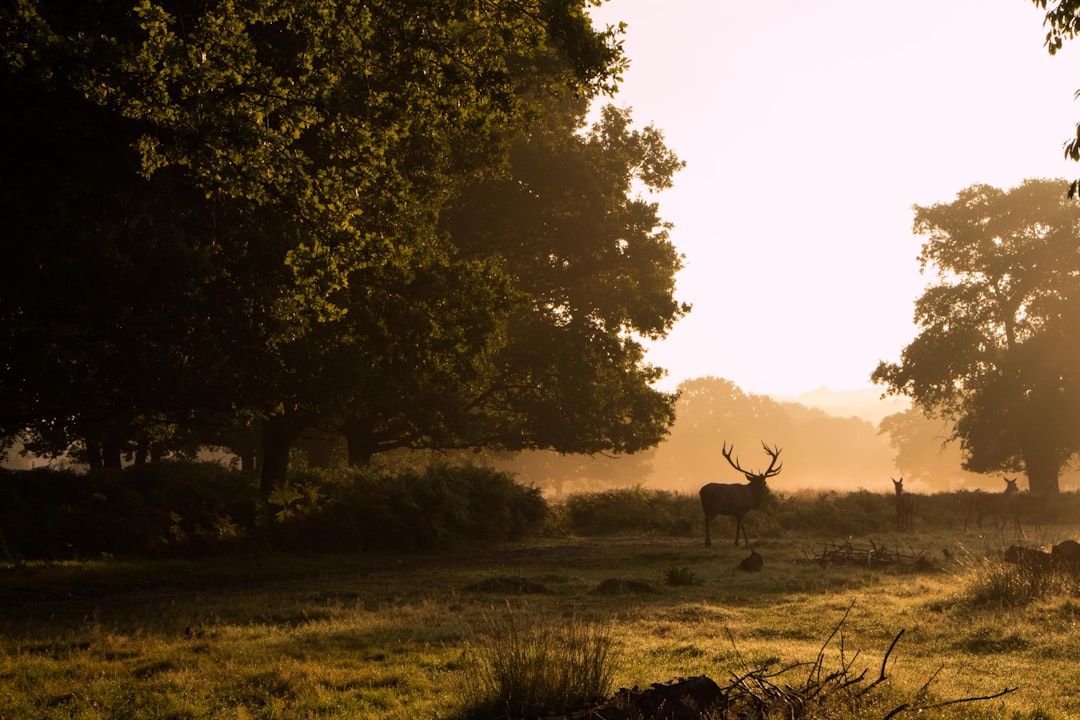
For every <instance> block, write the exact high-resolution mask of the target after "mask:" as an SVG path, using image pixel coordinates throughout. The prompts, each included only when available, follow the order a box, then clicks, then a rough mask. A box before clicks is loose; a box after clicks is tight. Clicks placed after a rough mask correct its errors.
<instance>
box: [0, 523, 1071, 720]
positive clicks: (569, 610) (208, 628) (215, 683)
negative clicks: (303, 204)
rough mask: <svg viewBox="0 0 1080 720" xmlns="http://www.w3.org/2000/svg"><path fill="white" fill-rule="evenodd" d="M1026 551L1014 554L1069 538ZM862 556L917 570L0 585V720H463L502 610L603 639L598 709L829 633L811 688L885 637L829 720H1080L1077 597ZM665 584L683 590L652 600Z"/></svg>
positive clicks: (262, 571)
mask: <svg viewBox="0 0 1080 720" xmlns="http://www.w3.org/2000/svg"><path fill="white" fill-rule="evenodd" d="M1038 532H1039V535H1038V536H1037V537H1031V538H1028V539H1027V542H1028V544H1029V545H1031V546H1039V545H1047V544H1050V543H1052V542H1056V541H1059V540H1061V539H1063V538H1065V537H1078V534H1080V528H1077V527H1066V526H1054V527H1048V528H1042V529H1041V530H1039V531H1038ZM873 539H874V540H875V542H877V543H878V544H879V545H880V544H887V545H890V546H894V547H899V546H901V545H902V546H903V547H905V548H909V549H911V550H914V551H917V552H922V553H924V554H925V555H926V556H927V557H928V558H930V559H932V561H933V562H932V563H931V564H929V565H928V566H923V567H921V568H919V569H917V570H916V569H912V568H907V567H876V568H868V567H865V566H845V567H820V566H818V565H815V564H813V563H808V562H803V561H804V560H806V558H807V557H808V556H812V555H813V553H814V552H815V550H816V549H819V548H820V547H821V546H822V545H823V544H825V543H828V542H831V541H835V540H836V538H828V537H822V536H808V535H786V536H783V537H778V538H769V539H768V540H766V541H764V542H755V544H754V548H755V549H756V550H757V552H758V553H760V554H761V555H762V557H763V558H764V561H765V567H764V569H763V570H762V571H761V572H758V573H745V572H741V571H738V570H737V569H736V565H737V564H738V562H739V561H740V560H741V559H742V558H743V557H745V556H746V554H747V551H746V550H745V549H744V548H743V547H739V548H737V549H736V548H734V547H732V546H730V545H728V546H719V547H716V546H714V548H712V549H709V550H707V549H705V548H704V547H703V542H702V540H701V539H698V538H694V539H688V538H678V539H666V538H654V537H644V536H641V537H623V538H605V539H597V538H588V539H573V538H570V539H559V540H547V541H542V542H530V543H526V544H520V545H508V546H502V547H499V548H492V549H490V550H488V551H485V552H483V553H472V554H468V555H460V554H454V555H425V556H421V555H410V556H402V557H397V556H362V557H337V558H319V559H312V558H309V559H302V558H293V559H281V558H273V559H272V558H263V559H261V560H258V559H256V560H250V559H245V560H242V561H229V562H221V561H205V562H204V563H174V564H170V565H168V566H161V565H127V564H123V563H119V562H98V563H89V564H83V565H78V564H76V565H64V566H48V565H41V566H20V567H8V568H3V569H0V585H2V587H3V590H2V592H0V718H22V717H35V718H61V717H62V718H116V717H139V718H271V717H273V718H309V717H349V718H359V719H361V720H364V719H368V718H371V719H372V720H374V719H375V718H379V719H380V720H381V719H383V718H402V719H404V718H421V717H422V718H434V717H442V718H454V717H464V716H466V715H467V714H468V711H469V708H473V709H474V710H475V707H476V702H475V699H476V697H475V696H476V693H477V678H479V677H480V673H482V672H484V663H485V662H488V661H489V660H490V659H491V657H492V656H491V655H490V654H489V655H487V656H485V655H484V653H483V651H482V650H478V648H480V647H486V646H487V645H485V643H483V642H482V639H483V637H484V635H485V634H489V635H490V634H494V635H495V636H498V637H501V638H503V640H507V637H508V633H509V630H508V629H507V628H506V627H505V626H501V629H500V625H499V624H498V622H495V623H494V624H492V619H493V618H501V617H502V613H504V612H505V609H506V608H508V607H509V608H511V609H512V610H513V611H514V612H523V611H524V610H525V609H527V612H528V618H529V620H528V628H532V630H529V632H533V631H534V630H535V631H537V632H540V631H541V630H542V629H543V628H555V627H565V626H567V625H568V624H570V623H571V622H574V623H580V624H579V625H578V627H579V628H604V629H605V630H604V632H605V633H607V634H606V635H605V636H604V637H609V638H610V646H608V645H606V644H602V643H601V644H597V645H596V646H595V647H594V649H603V650H604V652H607V651H609V650H610V651H611V652H612V653H613V654H612V655H610V656H605V657H604V659H603V661H602V662H603V666H604V667H605V668H607V669H610V670H611V673H612V675H611V677H610V681H611V683H612V684H613V685H614V686H615V687H620V686H625V687H630V686H633V685H640V686H643V687H645V686H648V685H649V684H651V683H653V682H658V681H665V680H669V679H671V678H673V677H677V676H692V675H708V676H710V677H713V678H714V679H716V680H717V682H719V683H720V684H722V685H723V684H725V683H726V682H727V681H728V680H729V679H730V678H731V677H732V676H733V675H738V674H740V673H744V672H745V671H746V670H747V669H751V670H753V669H757V668H763V667H769V668H783V667H787V666H790V665H793V664H797V663H806V662H813V661H814V660H815V658H817V657H818V656H819V653H821V652H822V644H823V642H824V640H825V639H826V637H827V636H828V635H829V633H830V632H831V631H832V630H833V629H834V628H835V627H836V625H837V623H838V622H839V620H840V619H841V618H842V617H843V616H844V613H848V615H847V619H846V620H845V621H844V624H843V628H842V631H841V632H840V634H839V635H838V637H837V638H836V639H835V640H834V642H833V643H832V644H830V645H829V647H828V648H826V651H825V655H824V657H823V658H822V662H823V664H824V666H825V667H833V666H835V665H836V664H837V663H839V662H843V663H852V665H851V667H852V670H853V671H855V672H858V671H861V670H862V669H864V668H865V669H867V670H868V672H869V673H870V674H872V675H876V673H877V672H878V670H879V664H880V663H881V659H882V657H883V656H884V655H885V653H886V652H887V650H888V648H889V646H890V644H891V642H892V641H893V639H894V638H895V637H896V635H897V633H898V632H899V631H901V630H904V631H905V633H904V635H903V637H902V639H901V640H900V642H899V643H898V644H897V647H896V648H895V650H894V651H893V653H892V655H891V656H890V658H889V664H888V666H887V668H886V670H887V673H888V681H887V682H886V683H884V684H883V685H882V686H881V687H880V688H878V689H879V690H880V692H879V693H876V697H877V698H878V699H877V700H875V701H874V702H872V703H868V704H865V705H864V706H862V707H860V708H853V709H851V710H843V712H844V713H847V714H843V715H841V714H837V715H835V716H836V717H849V718H863V717H865V718H881V717H883V715H884V712H885V711H886V710H887V709H888V708H893V707H896V706H898V705H899V704H901V703H904V702H913V701H916V700H917V701H918V702H920V703H922V704H924V705H928V704H932V703H934V702H940V701H944V700H948V699H950V698H963V697H973V696H983V695H990V694H993V693H996V692H998V691H1000V690H1002V689H1003V688H1005V687H1007V686H1008V687H1012V686H1019V688H1020V689H1019V690H1018V691H1017V692H1015V693H1012V694H1011V695H1008V696H1006V697H1004V698H1000V699H998V700H994V701H986V702H980V703H966V704H961V705H955V706H946V707H942V708H939V709H936V710H931V711H927V712H925V713H922V714H921V715H920V717H942V718H1009V719H1010V720H1012V719H1014V718H1016V719H1035V718H1039V719H1041V720H1051V719H1058V718H1060V719H1062V720H1064V719H1066V718H1073V717H1080V682H1078V681H1077V679H1076V673H1075V667H1076V663H1077V662H1080V597H1077V596H1076V594H1075V591H1074V590H1070V589H1069V588H1068V587H1064V586H1063V587H1062V588H1061V589H1060V590H1055V591H1053V592H1049V593H1046V594H1041V595H1039V596H1037V597H1032V598H1030V599H1028V600H1026V601H1025V602H1024V603H1022V604H1018V603H1011V604H1009V603H994V602H987V601H986V597H987V595H988V594H990V595H992V594H993V593H994V592H995V591H994V590H993V589H992V588H991V589H990V590H987V587H986V584H985V575H986V573H987V572H988V570H987V568H991V569H992V570H991V571H992V572H994V573H999V572H1007V571H1008V568H1004V567H1003V565H1002V561H1001V556H1002V553H1003V550H1004V548H1005V547H1007V544H1008V543H1009V542H1011V541H1012V540H1013V539H1012V538H1005V537H995V536H993V535H992V534H989V535H986V536H979V535H976V534H975V533H966V534H965V533H961V532H959V531H956V532H944V531H942V532H935V533H933V534H929V535H927V534H922V535H920V534H906V535H900V534H897V533H895V532H893V531H892V529H891V528H890V529H889V530H888V531H886V532H885V533H884V534H883V535H882V536H880V537H874V538H873ZM944 550H949V551H950V555H951V559H949V558H947V557H946V555H945V553H944V552H943V551H944ZM673 567H674V568H680V570H679V572H680V574H687V576H688V577H689V576H692V577H694V578H695V579H696V580H697V582H693V583H670V582H667V581H666V575H665V573H670V571H671V568H673ZM980 574H981V575H982V576H983V577H980ZM602 589H606V591H602ZM1010 592H1011V591H1010ZM515 617H518V616H515ZM517 629H518V630H521V629H523V627H521V626H519V627H518V628H517ZM508 642H509V641H508ZM545 642H546V641H545ZM841 643H842V645H841ZM548 644H550V643H548ZM506 647H513V645H512V644H510V645H506ZM616 651H617V654H614V653H616ZM598 657H599V656H597V655H594V656H593V661H592V662H593V663H594V666H595V664H596V662H597V658H598ZM489 667H490V666H489ZM840 710H841V709H840V708H837V712H840ZM474 717H475V715H474ZM898 717H904V715H903V714H901V715H899V716H898Z"/></svg>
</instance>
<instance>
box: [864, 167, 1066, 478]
mask: <svg viewBox="0 0 1080 720" xmlns="http://www.w3.org/2000/svg"><path fill="white" fill-rule="evenodd" d="M1062 188H1063V182H1062V181H1060V180H1029V181H1026V182H1024V183H1023V184H1021V185H1020V186H1018V187H1016V188H1013V189H1011V190H1008V191H1003V190H999V189H996V188H993V187H989V186H986V185H975V186H972V187H970V188H967V189H966V190H964V191H962V192H960V193H959V194H958V195H957V198H956V200H954V201H953V202H951V203H947V204H944V203H942V204H937V205H933V206H930V207H917V208H916V213H915V231H916V233H917V234H920V235H923V236H925V237H926V238H927V240H926V243H925V244H924V245H923V248H922V252H921V254H920V256H919V261H920V264H921V266H922V269H923V271H924V272H926V271H932V272H933V273H935V275H936V277H937V280H938V282H937V283H936V284H934V285H931V286H930V287H928V288H927V289H926V291H925V292H924V294H923V295H922V297H921V298H919V299H918V300H917V301H916V304H915V320H916V323H917V324H918V325H919V327H920V328H921V331H920V332H919V334H918V336H917V337H916V338H915V340H914V341H912V342H911V344H909V345H908V346H907V347H906V348H904V350H903V352H902V354H901V360H900V362H899V363H887V362H882V363H880V364H879V365H878V367H877V369H876V370H875V371H874V373H873V376H872V378H873V380H874V381H875V382H877V383H882V384H884V385H887V386H888V388H889V391H890V392H893V393H899V394H903V395H907V396H909V397H911V398H912V399H913V400H914V401H915V402H916V403H918V405H919V406H920V407H921V408H922V409H923V410H924V411H925V412H926V413H927V414H929V415H932V416H936V417H940V418H943V419H946V420H949V421H951V422H952V423H954V434H953V436H952V439H954V440H959V442H960V443H961V448H962V450H963V452H964V457H965V461H964V466H965V468H966V469H969V470H973V471H976V472H991V471H995V470H1007V471H1015V470H1020V469H1023V470H1026V472H1027V474H1028V478H1029V480H1030V486H1031V490H1032V491H1033V492H1036V493H1054V492H1057V491H1058V489H1059V488H1058V477H1059V474H1060V472H1061V470H1062V468H1063V467H1064V465H1065V463H1066V462H1067V461H1068V460H1069V459H1070V458H1071V457H1072V456H1073V455H1074V454H1075V453H1076V452H1077V451H1080V207H1078V206H1077V205H1076V204H1075V203H1073V202H1070V201H1069V200H1068V199H1067V198H1066V196H1065V193H1063V192H1062Z"/></svg>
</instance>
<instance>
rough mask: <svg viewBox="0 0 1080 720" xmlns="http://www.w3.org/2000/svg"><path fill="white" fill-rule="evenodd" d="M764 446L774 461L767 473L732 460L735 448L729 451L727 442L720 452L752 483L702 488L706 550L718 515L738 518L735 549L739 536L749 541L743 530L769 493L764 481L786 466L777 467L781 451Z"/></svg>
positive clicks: (714, 484) (722, 484) (736, 521)
mask: <svg viewBox="0 0 1080 720" xmlns="http://www.w3.org/2000/svg"><path fill="white" fill-rule="evenodd" d="M761 446H762V447H763V448H765V452H766V453H768V454H769V457H771V458H772V462H770V463H769V467H768V468H767V469H766V470H765V472H761V473H755V472H751V471H749V470H744V469H743V468H742V467H741V466H740V465H739V458H738V457H737V456H736V458H735V459H734V460H732V459H731V453H732V451H734V450H735V446H734V445H732V446H731V450H728V447H727V443H724V449H723V450H722V451H721V452H722V453H723V455H724V457H725V458H727V461H728V463H729V464H730V465H731V466H732V467H733V468H735V469H736V470H738V471H739V472H741V473H742V474H743V475H745V476H746V479H747V480H748V481H749V482H748V483H746V484H743V483H709V484H708V485H705V486H703V487H702V488H701V492H700V493H699V495H700V496H701V508H702V509H703V510H704V511H705V547H709V546H711V545H712V538H711V537H710V535H709V525H710V524H711V523H712V521H713V518H715V517H716V516H717V515H730V516H731V517H733V518H735V545H736V546H737V545H738V544H739V533H742V537H743V540H744V541H746V542H747V543H749V542H750V541H749V540H748V539H747V537H746V528H744V527H743V516H744V515H746V513H748V512H750V511H751V510H753V509H754V508H756V507H757V506H758V505H760V504H761V501H762V500H764V499H765V496H766V495H768V494H769V488H768V486H767V485H766V484H765V479H766V478H771V477H776V476H777V475H779V474H780V468H781V467H783V463H780V465H777V464H776V461H777V459H778V458H779V457H780V448H770V447H769V446H768V445H766V444H765V443H764V442H762V443H761Z"/></svg>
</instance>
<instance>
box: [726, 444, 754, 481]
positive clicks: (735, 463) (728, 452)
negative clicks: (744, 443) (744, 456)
mask: <svg viewBox="0 0 1080 720" xmlns="http://www.w3.org/2000/svg"><path fill="white" fill-rule="evenodd" d="M734 450H735V446H734V445H732V446H731V450H728V449H727V443H726V442H725V443H724V449H723V450H721V451H720V452H721V453H722V454H723V456H724V457H725V458H727V461H728V463H730V464H731V467H733V468H735V469H736V470H738V471H739V472H741V473H743V474H744V475H746V474H749V473H747V472H746V471H745V470H743V469H742V468H741V467H739V457H738V456H737V455H736V456H735V459H734V460H732V459H731V453H732V452H733V451H734Z"/></svg>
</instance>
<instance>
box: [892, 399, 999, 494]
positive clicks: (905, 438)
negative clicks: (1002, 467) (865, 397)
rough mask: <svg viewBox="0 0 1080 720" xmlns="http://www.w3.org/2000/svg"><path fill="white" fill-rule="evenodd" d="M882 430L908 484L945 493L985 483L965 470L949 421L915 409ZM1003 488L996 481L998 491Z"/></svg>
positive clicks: (995, 480)
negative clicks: (929, 415)
mask: <svg viewBox="0 0 1080 720" xmlns="http://www.w3.org/2000/svg"><path fill="white" fill-rule="evenodd" d="M878 428H879V433H880V434H882V435H884V436H886V437H887V438H888V440H889V446H890V447H892V449H893V451H894V453H895V454H894V456H893V462H894V464H895V465H896V469H897V470H898V471H899V472H900V473H901V474H902V475H903V476H904V479H905V480H909V481H913V482H921V483H923V484H924V485H926V486H927V487H929V488H932V489H934V490H941V491H948V490H956V489H958V488H961V487H972V486H977V485H978V484H979V483H980V482H981V481H982V480H983V477H984V476H980V475H977V474H975V473H971V472H967V471H965V470H964V469H963V467H962V465H963V456H962V455H961V453H960V448H959V447H958V446H957V445H956V443H948V442H947V440H948V439H949V438H950V437H952V423H950V422H948V421H945V420H940V419H936V420H935V419H933V418H928V417H927V416H926V415H925V414H924V413H923V412H922V411H921V410H919V409H916V408H911V409H908V410H905V411H904V412H900V413H893V414H892V415H888V416H886V417H885V418H884V419H882V421H881V423H880V424H879V425H878ZM910 484H911V483H910V482H909V485H910ZM999 484H1000V480H999V479H998V478H994V489H995V490H996V489H997V486H998V485H999Z"/></svg>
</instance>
